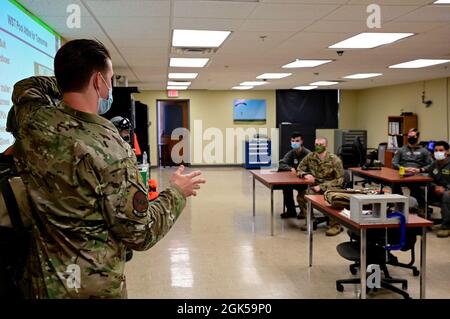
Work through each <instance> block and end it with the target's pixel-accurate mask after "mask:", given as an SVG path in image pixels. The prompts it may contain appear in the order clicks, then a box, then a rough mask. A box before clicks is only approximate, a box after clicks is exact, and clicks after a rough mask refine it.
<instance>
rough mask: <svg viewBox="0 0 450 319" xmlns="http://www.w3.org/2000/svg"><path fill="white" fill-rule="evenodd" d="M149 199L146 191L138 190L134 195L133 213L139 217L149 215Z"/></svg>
mask: <svg viewBox="0 0 450 319" xmlns="http://www.w3.org/2000/svg"><path fill="white" fill-rule="evenodd" d="M147 210H148V199H147V196H146V195H145V193H144V192H142V191H138V192H136V193H134V196H133V214H134V215H136V216H137V217H139V218H142V217H145V216H147Z"/></svg>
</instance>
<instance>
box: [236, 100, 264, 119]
mask: <svg viewBox="0 0 450 319" xmlns="http://www.w3.org/2000/svg"><path fill="white" fill-rule="evenodd" d="M233 120H234V121H235V122H264V123H265V122H266V100H247V99H235V100H234V101H233Z"/></svg>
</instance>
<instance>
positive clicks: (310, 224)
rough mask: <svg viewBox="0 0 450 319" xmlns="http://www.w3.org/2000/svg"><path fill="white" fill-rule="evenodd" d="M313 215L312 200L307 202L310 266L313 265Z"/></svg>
mask: <svg viewBox="0 0 450 319" xmlns="http://www.w3.org/2000/svg"><path fill="white" fill-rule="evenodd" d="M312 217H313V209H312V205H311V202H310V201H308V203H307V212H306V225H307V228H308V255H309V267H312V261H313V229H312Z"/></svg>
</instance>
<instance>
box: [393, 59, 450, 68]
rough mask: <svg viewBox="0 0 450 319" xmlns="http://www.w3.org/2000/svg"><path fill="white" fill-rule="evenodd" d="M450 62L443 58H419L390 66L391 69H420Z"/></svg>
mask: <svg viewBox="0 0 450 319" xmlns="http://www.w3.org/2000/svg"><path fill="white" fill-rule="evenodd" d="M447 62H450V60H443V59H417V60H413V61H408V62H403V63H399V64H394V65H391V66H390V67H389V68H391V69H418V68H425V67H427V66H432V65H437V64H442V63H447Z"/></svg>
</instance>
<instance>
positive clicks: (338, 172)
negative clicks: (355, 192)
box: [297, 152, 344, 191]
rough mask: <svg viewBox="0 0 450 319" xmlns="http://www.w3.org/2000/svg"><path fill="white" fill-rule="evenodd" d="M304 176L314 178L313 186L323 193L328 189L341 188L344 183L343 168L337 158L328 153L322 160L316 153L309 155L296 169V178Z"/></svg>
mask: <svg viewBox="0 0 450 319" xmlns="http://www.w3.org/2000/svg"><path fill="white" fill-rule="evenodd" d="M306 174H311V175H313V176H314V178H315V180H316V182H315V185H318V186H320V188H321V189H322V190H323V191H327V190H328V189H330V188H341V187H342V184H343V183H344V168H343V167H342V161H341V159H340V158H339V157H337V156H336V155H334V154H331V153H330V152H327V155H326V156H325V158H324V159H323V160H321V159H320V158H319V155H318V154H317V153H316V152H312V153H309V154H308V155H306V157H305V158H304V159H303V160H302V161H301V162H300V164H299V165H298V167H297V176H298V177H303V176H304V175H306Z"/></svg>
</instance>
